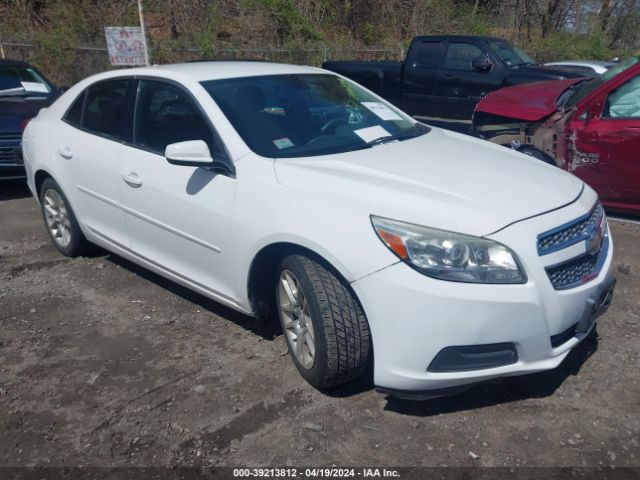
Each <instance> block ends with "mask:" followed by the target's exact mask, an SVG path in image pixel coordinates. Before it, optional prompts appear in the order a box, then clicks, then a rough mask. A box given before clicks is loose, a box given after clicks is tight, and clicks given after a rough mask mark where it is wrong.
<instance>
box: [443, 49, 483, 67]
mask: <svg viewBox="0 0 640 480" xmlns="http://www.w3.org/2000/svg"><path fill="white" fill-rule="evenodd" d="M483 57H486V55H485V53H484V52H483V51H482V50H481V49H480V48H478V47H476V46H475V45H472V44H470V43H450V44H449V47H448V48H447V55H446V56H445V58H444V67H445V68H450V69H452V70H466V71H467V72H472V71H473V65H472V64H473V59H474V58H483Z"/></svg>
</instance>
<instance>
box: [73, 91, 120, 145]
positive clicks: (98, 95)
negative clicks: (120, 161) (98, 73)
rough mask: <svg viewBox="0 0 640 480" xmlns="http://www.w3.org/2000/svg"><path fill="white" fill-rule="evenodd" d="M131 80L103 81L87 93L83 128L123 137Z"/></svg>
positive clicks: (110, 135)
mask: <svg viewBox="0 0 640 480" xmlns="http://www.w3.org/2000/svg"><path fill="white" fill-rule="evenodd" d="M128 86H129V80H128V79H124V80H113V81H109V82H101V83H98V84H96V85H93V86H91V87H89V89H88V90H87V92H86V93H85V95H86V99H85V101H84V109H83V115H82V124H81V125H82V128H83V129H84V130H87V131H89V132H92V133H96V134H98V135H102V136H105V137H109V138H113V139H116V140H121V139H122V130H123V128H122V127H123V124H124V121H125V118H124V116H125V109H126V97H127V88H128Z"/></svg>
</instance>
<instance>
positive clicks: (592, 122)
mask: <svg viewBox="0 0 640 480" xmlns="http://www.w3.org/2000/svg"><path fill="white" fill-rule="evenodd" d="M473 129H474V133H475V134H476V135H477V136H479V137H481V138H484V139H487V140H490V141H492V142H494V143H497V144H500V145H504V146H508V147H511V148H513V149H516V150H519V151H521V152H523V153H527V154H529V155H532V156H534V157H536V158H538V159H540V160H543V161H545V162H548V163H551V164H553V165H557V166H558V167H560V168H563V169H565V170H568V171H570V172H572V173H574V174H575V175H577V176H578V177H580V178H581V179H582V180H584V181H585V182H586V183H588V184H589V185H591V186H592V187H593V188H594V189H595V190H596V191H597V192H598V194H599V195H600V198H601V199H602V202H603V203H604V204H605V206H607V207H608V208H609V209H611V210H613V211H618V212H622V213H631V214H640V62H639V59H638V58H636V57H632V58H630V59H628V60H626V61H625V62H623V63H621V64H619V65H617V66H615V67H613V68H612V69H611V70H609V71H608V72H606V73H604V74H603V75H600V76H597V77H594V78H590V79H589V78H578V79H575V78H574V79H567V80H552V81H547V82H538V83H529V84H524V85H517V86H514V87H507V88H503V89H501V90H497V91H495V92H492V93H490V94H489V95H487V96H486V97H484V99H482V100H481V101H480V103H478V105H477V107H476V110H475V113H474V115H473Z"/></svg>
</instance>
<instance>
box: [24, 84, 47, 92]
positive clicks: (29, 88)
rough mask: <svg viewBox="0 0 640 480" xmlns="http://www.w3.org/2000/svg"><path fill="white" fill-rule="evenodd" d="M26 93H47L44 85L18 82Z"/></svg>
mask: <svg viewBox="0 0 640 480" xmlns="http://www.w3.org/2000/svg"><path fill="white" fill-rule="evenodd" d="M20 83H21V84H22V88H24V90H25V91H26V92H38V93H49V89H48V88H47V86H46V85H44V84H42V83H38V82H20Z"/></svg>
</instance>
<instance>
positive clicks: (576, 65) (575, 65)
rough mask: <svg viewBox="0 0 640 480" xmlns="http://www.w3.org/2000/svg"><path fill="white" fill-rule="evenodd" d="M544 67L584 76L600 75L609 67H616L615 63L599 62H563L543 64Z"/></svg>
mask: <svg viewBox="0 0 640 480" xmlns="http://www.w3.org/2000/svg"><path fill="white" fill-rule="evenodd" d="M545 65H547V66H550V67H562V68H564V69H565V70H571V71H572V72H576V73H584V74H585V76H593V75H594V74H598V75H602V74H603V73H605V72H606V71H607V70H609V69H610V68H611V67H613V66H614V65H616V63H615V62H603V61H599V60H564V61H558V62H549V63H545Z"/></svg>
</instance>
